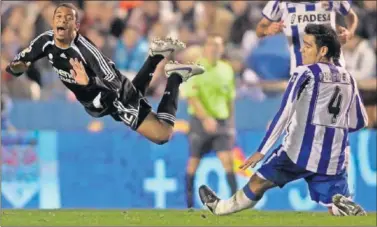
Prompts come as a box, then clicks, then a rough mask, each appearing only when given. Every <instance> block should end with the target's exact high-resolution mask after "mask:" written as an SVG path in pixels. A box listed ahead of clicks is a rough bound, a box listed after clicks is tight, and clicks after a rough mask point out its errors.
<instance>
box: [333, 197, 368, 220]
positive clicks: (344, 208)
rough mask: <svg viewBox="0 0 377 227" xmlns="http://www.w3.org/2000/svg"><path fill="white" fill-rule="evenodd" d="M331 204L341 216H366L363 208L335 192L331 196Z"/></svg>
mask: <svg viewBox="0 0 377 227" xmlns="http://www.w3.org/2000/svg"><path fill="white" fill-rule="evenodd" d="M332 201H333V204H334V205H335V206H336V207H337V208H338V209H339V211H340V213H341V214H342V215H343V216H366V215H367V213H366V212H365V210H364V209H363V208H362V207H361V206H359V205H357V204H356V203H355V202H353V201H352V200H350V199H349V198H347V197H345V196H343V195H340V194H336V195H334V196H333V197H332Z"/></svg>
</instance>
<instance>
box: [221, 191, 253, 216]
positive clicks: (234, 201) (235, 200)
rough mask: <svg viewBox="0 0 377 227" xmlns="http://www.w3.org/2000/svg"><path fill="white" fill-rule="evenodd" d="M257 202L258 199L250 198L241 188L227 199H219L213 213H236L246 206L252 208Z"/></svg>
mask: <svg viewBox="0 0 377 227" xmlns="http://www.w3.org/2000/svg"><path fill="white" fill-rule="evenodd" d="M257 202H258V201H253V200H250V199H249V198H248V197H247V196H246V195H245V193H244V191H243V190H242V189H241V190H238V191H237V192H236V194H234V195H233V196H232V197H230V198H229V199H227V200H220V201H219V202H218V204H217V206H216V209H215V214H217V215H227V214H232V213H236V212H239V211H242V210H245V209H248V208H253V207H254V206H255V204H257Z"/></svg>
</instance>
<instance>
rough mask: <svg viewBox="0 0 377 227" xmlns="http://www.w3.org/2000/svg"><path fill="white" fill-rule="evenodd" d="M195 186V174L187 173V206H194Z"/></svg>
mask: <svg viewBox="0 0 377 227" xmlns="http://www.w3.org/2000/svg"><path fill="white" fill-rule="evenodd" d="M193 188H194V175H191V174H188V173H186V205H187V208H191V207H193V206H194V198H193V195H192V191H193Z"/></svg>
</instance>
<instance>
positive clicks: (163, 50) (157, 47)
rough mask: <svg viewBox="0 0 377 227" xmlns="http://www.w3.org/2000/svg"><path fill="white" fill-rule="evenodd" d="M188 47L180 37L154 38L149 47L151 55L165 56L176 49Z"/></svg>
mask: <svg viewBox="0 0 377 227" xmlns="http://www.w3.org/2000/svg"><path fill="white" fill-rule="evenodd" d="M184 48H186V45H185V44H184V43H183V42H181V41H179V40H178V39H173V38H171V37H167V38H165V39H158V38H157V39H154V40H153V41H152V43H151V46H150V48H149V55H150V56H156V55H162V56H164V57H167V56H169V54H171V53H173V52H174V51H176V50H182V49H184Z"/></svg>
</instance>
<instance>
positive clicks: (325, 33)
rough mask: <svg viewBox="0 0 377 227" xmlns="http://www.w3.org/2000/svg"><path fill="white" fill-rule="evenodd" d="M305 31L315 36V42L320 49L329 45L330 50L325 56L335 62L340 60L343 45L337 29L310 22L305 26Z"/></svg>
mask: <svg viewBox="0 0 377 227" xmlns="http://www.w3.org/2000/svg"><path fill="white" fill-rule="evenodd" d="M305 33H306V34H308V35H312V36H314V37H315V43H316V46H317V48H318V49H320V48H321V47H324V46H325V47H327V48H328V51H327V54H326V55H325V57H327V58H328V59H332V60H333V61H334V62H335V63H337V62H338V61H339V58H340V51H341V45H340V42H339V40H338V35H337V34H336V32H335V30H334V29H333V28H332V27H331V26H329V25H324V24H308V25H307V26H306V27H305Z"/></svg>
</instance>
